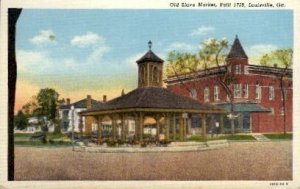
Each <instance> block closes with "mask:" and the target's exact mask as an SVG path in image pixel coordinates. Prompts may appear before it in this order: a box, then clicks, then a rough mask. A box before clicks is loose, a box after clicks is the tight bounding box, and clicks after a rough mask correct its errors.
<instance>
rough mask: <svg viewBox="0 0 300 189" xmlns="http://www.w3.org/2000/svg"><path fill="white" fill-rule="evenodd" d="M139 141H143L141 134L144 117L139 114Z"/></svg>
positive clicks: (142, 132)
mask: <svg viewBox="0 0 300 189" xmlns="http://www.w3.org/2000/svg"><path fill="white" fill-rule="evenodd" d="M139 123H140V124H139V141H140V142H142V141H143V134H144V115H143V113H140V115H139Z"/></svg>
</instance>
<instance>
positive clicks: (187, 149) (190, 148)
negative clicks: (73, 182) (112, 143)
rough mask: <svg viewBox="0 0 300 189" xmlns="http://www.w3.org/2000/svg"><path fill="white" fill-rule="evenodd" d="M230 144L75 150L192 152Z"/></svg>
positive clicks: (82, 148) (81, 148)
mask: <svg viewBox="0 0 300 189" xmlns="http://www.w3.org/2000/svg"><path fill="white" fill-rule="evenodd" d="M228 146H229V143H228V141H227V140H222V141H218V142H216V141H214V142H207V143H204V144H202V143H200V144H199V145H191V146H171V147H145V148H142V147H88V146H76V147H75V148H74V151H75V152H89V153H156V152H192V151H206V150H215V149H221V148H226V147H228Z"/></svg>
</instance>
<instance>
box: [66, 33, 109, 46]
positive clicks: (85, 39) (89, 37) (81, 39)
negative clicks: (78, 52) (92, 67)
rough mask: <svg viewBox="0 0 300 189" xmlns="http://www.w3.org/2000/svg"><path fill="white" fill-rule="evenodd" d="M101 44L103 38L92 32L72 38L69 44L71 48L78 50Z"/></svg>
mask: <svg viewBox="0 0 300 189" xmlns="http://www.w3.org/2000/svg"><path fill="white" fill-rule="evenodd" d="M103 42H104V38H103V37H102V36H100V35H98V34H96V33H93V32H87V33H86V34H85V35H77V36H74V37H73V39H72V40H71V44H72V45H73V46H77V47H80V48H85V47H89V46H92V45H97V44H99V43H103Z"/></svg>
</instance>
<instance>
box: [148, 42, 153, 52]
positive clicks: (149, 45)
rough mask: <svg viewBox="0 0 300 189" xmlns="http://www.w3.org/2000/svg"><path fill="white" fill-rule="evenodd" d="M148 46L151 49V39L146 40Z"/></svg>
mask: <svg viewBox="0 0 300 189" xmlns="http://www.w3.org/2000/svg"><path fill="white" fill-rule="evenodd" d="M148 47H149V50H151V47H152V42H151V40H150V41H149V42H148Z"/></svg>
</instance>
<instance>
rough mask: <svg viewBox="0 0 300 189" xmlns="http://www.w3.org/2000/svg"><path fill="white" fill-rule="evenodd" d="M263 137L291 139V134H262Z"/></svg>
mask: <svg viewBox="0 0 300 189" xmlns="http://www.w3.org/2000/svg"><path fill="white" fill-rule="evenodd" d="M264 135H265V136H266V137H268V138H269V139H293V134H291V133H286V134H281V133H276V134H264Z"/></svg>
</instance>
